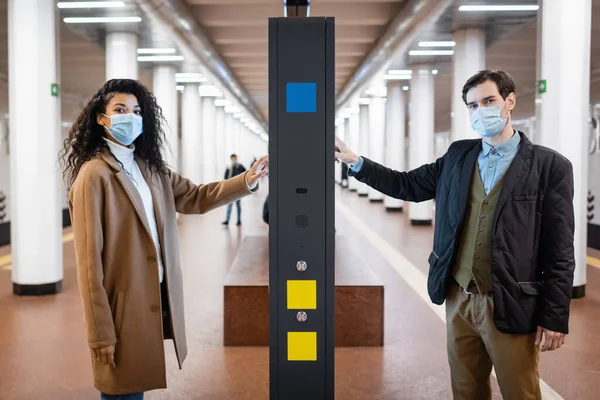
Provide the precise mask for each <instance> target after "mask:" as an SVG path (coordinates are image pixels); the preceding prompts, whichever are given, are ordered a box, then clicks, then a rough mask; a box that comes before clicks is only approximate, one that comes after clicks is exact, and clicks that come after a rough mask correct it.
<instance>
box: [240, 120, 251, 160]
mask: <svg viewBox="0 0 600 400" xmlns="http://www.w3.org/2000/svg"><path fill="white" fill-rule="evenodd" d="M249 145H250V141H249V140H248V128H246V125H244V123H243V122H240V146H239V151H238V155H237V156H238V160H240V162H241V163H242V164H244V166H245V167H246V168H248V159H249V158H250V149H249V148H248V147H249Z"/></svg>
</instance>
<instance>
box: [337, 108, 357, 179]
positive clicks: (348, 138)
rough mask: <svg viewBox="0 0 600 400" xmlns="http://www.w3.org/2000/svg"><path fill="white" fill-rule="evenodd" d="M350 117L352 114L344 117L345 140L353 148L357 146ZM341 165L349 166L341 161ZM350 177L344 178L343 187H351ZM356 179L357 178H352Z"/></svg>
mask: <svg viewBox="0 0 600 400" xmlns="http://www.w3.org/2000/svg"><path fill="white" fill-rule="evenodd" d="M350 117H351V115H347V116H346V118H344V123H343V125H344V142H346V144H347V145H348V146H350V148H351V149H354V148H356V146H353V144H352V132H351V131H350ZM340 165H341V166H342V168H349V167H348V166H347V165H345V166H344V165H342V163H340ZM350 180H351V179H350V177H349V176H347V177H346V179H343V180H342V187H344V188H350ZM352 180H355V179H352Z"/></svg>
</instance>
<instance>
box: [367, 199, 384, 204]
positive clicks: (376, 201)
mask: <svg viewBox="0 0 600 400" xmlns="http://www.w3.org/2000/svg"><path fill="white" fill-rule="evenodd" d="M369 201H370V202H371V203H383V199H369Z"/></svg>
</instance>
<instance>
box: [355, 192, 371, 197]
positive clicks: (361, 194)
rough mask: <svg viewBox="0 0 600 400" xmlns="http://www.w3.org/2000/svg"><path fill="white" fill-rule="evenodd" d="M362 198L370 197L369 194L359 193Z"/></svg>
mask: <svg viewBox="0 0 600 400" xmlns="http://www.w3.org/2000/svg"><path fill="white" fill-rule="evenodd" d="M358 195H359V196H360V197H367V196H368V195H369V193H359V194H358Z"/></svg>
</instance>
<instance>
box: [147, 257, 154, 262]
mask: <svg viewBox="0 0 600 400" xmlns="http://www.w3.org/2000/svg"><path fill="white" fill-rule="evenodd" d="M148 261H149V262H154V261H156V257H152V256H150V257H148Z"/></svg>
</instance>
